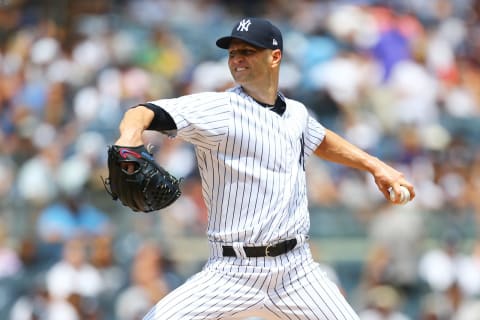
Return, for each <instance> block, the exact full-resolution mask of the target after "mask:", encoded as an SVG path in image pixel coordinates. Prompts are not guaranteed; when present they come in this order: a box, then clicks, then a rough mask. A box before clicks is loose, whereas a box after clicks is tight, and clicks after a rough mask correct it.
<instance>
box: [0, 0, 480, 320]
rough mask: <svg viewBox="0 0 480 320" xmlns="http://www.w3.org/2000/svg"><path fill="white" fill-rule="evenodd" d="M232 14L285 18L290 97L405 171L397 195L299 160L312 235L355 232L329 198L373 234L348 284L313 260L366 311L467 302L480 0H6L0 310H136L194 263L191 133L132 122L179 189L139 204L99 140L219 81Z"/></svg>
mask: <svg viewBox="0 0 480 320" xmlns="http://www.w3.org/2000/svg"><path fill="white" fill-rule="evenodd" d="M243 16H262V17H266V18H269V19H271V20H272V21H273V22H274V23H275V24H277V25H278V26H279V27H280V28H281V30H282V33H283V36H284V44H285V45H284V58H283V64H282V68H281V83H280V87H281V90H282V91H283V92H284V93H285V94H286V95H287V96H290V97H292V98H295V99H298V100H300V101H302V102H304V103H305V105H306V106H307V107H308V108H309V110H310V111H311V114H312V115H314V116H315V117H317V118H318V119H319V121H320V122H321V123H323V124H324V125H325V126H327V127H329V128H331V129H333V130H335V131H336V132H338V133H339V134H340V135H342V136H344V137H346V138H347V139H348V140H349V141H351V142H353V143H354V144H356V145H358V146H360V147H361V148H363V149H365V150H367V151H369V152H370V153H372V154H374V155H376V156H378V157H380V158H382V159H383V160H385V161H387V162H389V163H391V164H393V165H394V166H396V167H398V168H399V169H400V170H401V171H403V172H405V173H406V175H407V177H408V178H409V180H411V181H412V182H413V183H414V185H415V187H416V193H417V197H416V198H415V201H413V202H412V203H410V204H408V205H406V206H392V205H389V204H388V203H386V201H385V200H384V199H383V196H382V195H381V194H380V193H379V192H378V190H376V187H375V184H374V182H373V181H372V180H371V178H370V177H369V176H367V175H365V174H364V173H359V172H356V171H353V170H350V169H346V168H343V167H341V166H338V165H334V164H330V163H325V162H322V161H320V160H318V159H309V162H308V167H307V170H308V177H309V179H308V183H309V199H310V206H311V208H312V215H315V217H312V218H314V219H312V220H313V221H315V223H314V224H312V234H313V235H314V237H313V238H314V239H315V235H318V237H320V238H321V237H322V232H320V231H319V230H327V229H328V232H327V234H328V235H330V236H332V237H335V238H339V239H341V238H342V237H343V238H346V237H349V236H352V234H348V232H346V230H347V229H343V228H342V227H343V226H344V225H342V224H339V223H338V221H339V220H337V217H336V216H335V215H333V217H330V218H328V217H329V212H335V213H337V214H338V219H340V217H342V219H345V216H346V221H347V224H348V225H349V229H348V230H351V228H352V226H353V227H355V228H356V229H355V230H356V232H357V233H356V236H358V237H359V238H360V239H361V240H360V241H364V242H365V243H366V244H367V246H366V248H367V251H366V252H363V253H361V254H362V255H363V259H361V261H360V265H358V266H357V272H358V274H359V276H358V277H357V279H356V281H355V282H354V283H351V282H350V283H346V282H345V281H347V280H346V279H347V278H348V277H345V275H344V274H343V273H342V272H341V271H340V270H336V268H335V261H327V262H326V268H327V267H328V268H329V272H330V273H331V274H332V277H334V278H335V279H337V282H338V283H339V285H340V286H343V287H344V288H348V290H345V294H347V295H348V296H349V299H350V300H351V301H352V303H353V304H354V306H355V308H356V309H357V310H358V312H359V313H360V314H361V319H362V320H374V319H392V320H393V319H399V320H402V319H425V320H426V319H429V320H430V319H432V320H434V319H437V320H440V319H442V320H443V319H455V320H473V319H480V318H479V315H480V236H479V231H478V227H479V225H480V197H479V193H478V191H477V190H478V189H477V188H480V143H479V141H480V1H478V0H456V1H448V0H416V1H400V0H397V1H395V0H384V1H380V0H379V1H374V0H351V1H346V0H345V1H327V0H324V1H320V0H318V1H314V0H299V1H288V0H272V1H266V0H265V1H247V0H245V1H228V0H196V1H187V0H175V1H173V0H172V1H169V0H136V1H133V0H116V1H115V0H110V1H108V0H87V1H62V0H45V1H28V0H0V145H1V146H2V147H1V149H0V181H1V184H0V318H2V319H13V320H24V319H25V320H27V319H28V320H32V319H42V320H43V319H46V320H56V319H61V320H70V319H125V320H133V319H140V318H141V315H142V314H143V313H144V312H145V311H146V310H148V309H149V308H150V307H151V306H152V304H153V303H154V302H155V301H157V300H158V299H160V298H161V297H162V296H164V295H165V294H166V293H168V292H169V291H170V290H172V289H174V288H175V287H176V286H178V285H179V284H180V283H182V281H183V280H184V279H185V278H186V277H188V276H189V275H190V274H191V273H193V272H194V271H196V270H198V268H199V267H200V266H201V259H202V257H201V258H200V259H197V260H195V259H193V258H192V259H191V260H190V261H188V263H189V265H188V266H182V265H181V263H180V261H176V259H175V256H176V255H175V254H174V252H171V251H174V250H172V248H173V247H175V246H174V245H173V244H175V243H178V242H182V241H186V240H188V239H189V238H191V237H196V236H198V237H201V236H203V235H204V232H205V225H206V219H207V212H206V208H205V205H204V204H203V201H202V197H201V192H202V188H201V185H200V180H199V177H198V172H197V169H196V162H195V161H196V160H195V158H194V152H193V149H192V147H191V146H190V145H187V144H184V143H183V142H181V141H179V140H178V139H177V140H175V139H168V138H165V137H164V136H163V135H161V134H159V133H155V132H148V133H146V134H145V141H146V142H147V143H151V144H152V145H153V146H155V149H154V151H155V156H156V158H157V160H158V162H159V163H160V164H162V165H163V166H164V167H165V168H167V170H169V171H170V172H172V173H173V174H174V175H176V176H178V177H184V179H185V180H184V184H183V195H182V197H181V198H180V199H179V200H178V201H177V202H176V203H174V204H173V205H172V206H171V207H169V208H168V209H166V210H165V212H163V213H162V214H155V215H138V214H137V215H134V214H132V213H131V212H129V211H128V210H127V209H125V208H124V207H122V206H121V205H119V204H118V203H116V202H114V201H112V200H111V198H110V197H109V196H108V194H107V193H106V192H105V190H104V186H103V183H102V179H101V177H105V176H107V175H108V173H107V172H106V146H107V145H108V144H112V143H113V142H114V141H115V138H116V137H117V134H118V131H117V130H118V129H117V127H118V123H119V121H120V119H121V117H122V114H123V112H124V111H125V110H127V109H128V108H130V107H131V106H133V105H135V104H137V103H141V102H145V101H149V100H157V99H159V98H165V97H175V96H179V95H183V94H188V93H193V92H199V91H218V90H224V89H225V88H228V87H229V86H231V85H232V82H231V81H232V80H231V77H230V75H229V72H228V69H227V65H226V56H225V52H224V51H223V50H219V49H218V48H216V46H215V39H217V38H218V37H219V36H222V35H224V34H226V33H228V32H229V31H230V29H231V27H232V26H233V24H234V23H235V22H236V21H237V20H238V18H240V17H243ZM339 212H340V213H339ZM327 218H328V219H327ZM336 222H337V223H336ZM323 237H325V238H326V237H327V236H326V235H325V234H324V235H323ZM320 240H321V239H320ZM319 242H320V243H321V241H319ZM190 249H191V250H192V248H190ZM192 251H195V250H192ZM189 254H192V255H194V254H195V252H191V253H189V252H188V248H187V249H186V251H184V252H182V255H184V256H185V255H189ZM341 254H342V253H340V255H341ZM204 258H206V257H203V259H204ZM321 258H322V256H321V255H320V257H319V259H321ZM344 259H345V257H344ZM347 259H348V257H347ZM328 263H330V265H328ZM350 280H351V279H350ZM342 281H343V283H342ZM127 301H128V302H127Z"/></svg>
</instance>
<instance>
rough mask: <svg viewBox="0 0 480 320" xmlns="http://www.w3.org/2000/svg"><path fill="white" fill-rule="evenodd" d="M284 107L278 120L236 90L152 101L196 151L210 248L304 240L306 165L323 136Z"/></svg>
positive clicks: (297, 108)
mask: <svg viewBox="0 0 480 320" xmlns="http://www.w3.org/2000/svg"><path fill="white" fill-rule="evenodd" d="M285 102H286V111H285V112H284V113H283V115H281V116H280V115H279V114H277V113H275V112H272V111H270V110H268V108H265V107H263V106H261V105H260V104H258V103H257V102H256V101H255V100H254V99H253V98H252V97H250V96H249V95H247V94H246V93H245V92H244V91H243V90H242V88H241V87H240V86H237V87H235V88H232V89H230V90H228V91H226V92H207V93H199V94H193V95H188V96H183V97H179V98H174V99H161V100H157V101H152V103H153V104H155V105H158V106H160V107H162V108H163V109H164V110H166V111H167V112H168V113H169V114H170V115H171V116H172V118H173V119H174V121H175V123H176V125H177V129H178V130H177V133H176V134H177V135H178V137H180V138H182V139H184V140H186V141H188V142H191V143H192V144H193V145H194V146H195V152H196V156H197V161H198V166H199V171H200V175H201V179H202V188H203V196H204V199H205V201H206V205H207V207H208V211H209V221H208V230H207V235H208V238H209V240H210V241H214V242H224V243H233V242H243V243H245V244H255V245H266V244H269V243H274V242H276V241H278V240H279V239H287V238H292V237H295V236H296V235H306V234H308V231H309V228H310V222H309V221H310V219H309V213H308V208H307V205H308V204H307V191H306V183H305V171H304V168H305V167H304V159H305V157H308V156H309V155H311V154H312V153H313V151H314V150H315V149H316V148H317V146H318V145H319V144H320V143H321V141H322V139H323V137H324V135H325V129H324V127H323V126H322V125H320V124H319V123H318V122H317V121H316V120H315V119H313V118H312V117H311V116H309V114H308V112H307V109H306V108H305V106H304V105H303V104H301V103H300V102H297V101H294V100H291V99H286V98H285Z"/></svg>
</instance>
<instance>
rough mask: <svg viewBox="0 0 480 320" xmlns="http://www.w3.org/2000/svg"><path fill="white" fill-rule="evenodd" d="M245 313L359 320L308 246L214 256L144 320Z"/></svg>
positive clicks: (206, 319)
mask: <svg viewBox="0 0 480 320" xmlns="http://www.w3.org/2000/svg"><path fill="white" fill-rule="evenodd" d="M212 252H218V250H212ZM246 313H248V314H250V315H257V314H258V315H262V316H263V317H264V319H268V320H269V319H281V320H284V319H285V320H307V319H308V320H320V319H321V320H335V319H342V320H352V319H355V320H358V319H359V318H358V316H357V315H356V314H355V312H354V311H353V309H352V307H351V306H350V305H349V304H348V302H347V301H346V300H345V298H344V296H343V295H342V293H341V292H340V290H339V289H338V287H337V286H336V284H334V283H333V282H332V281H331V280H330V279H328V278H327V276H326V275H325V273H324V272H323V271H322V270H321V269H320V267H319V265H318V264H317V263H315V262H314V261H313V259H312V256H311V253H310V248H309V246H308V243H303V244H300V245H297V247H296V248H295V249H293V250H292V251H290V252H288V253H286V254H283V255H280V256H277V257H262V258H247V259H240V258H236V257H215V256H212V257H211V258H210V259H209V261H208V262H207V263H206V265H205V267H204V268H203V270H202V271H201V272H199V273H197V274H195V275H194V276H192V277H191V278H190V279H189V280H187V281H186V282H185V283H184V284H183V285H181V286H180V287H178V288H177V289H175V290H174V291H172V292H171V293H170V294H169V295H167V296H166V297H165V298H163V299H162V300H160V301H159V302H158V303H157V304H156V305H155V306H154V307H153V308H152V309H151V310H150V312H149V313H148V314H147V315H146V316H145V317H144V318H143V319H144V320H214V319H215V320H218V319H238V317H239V316H241V315H244V314H246Z"/></svg>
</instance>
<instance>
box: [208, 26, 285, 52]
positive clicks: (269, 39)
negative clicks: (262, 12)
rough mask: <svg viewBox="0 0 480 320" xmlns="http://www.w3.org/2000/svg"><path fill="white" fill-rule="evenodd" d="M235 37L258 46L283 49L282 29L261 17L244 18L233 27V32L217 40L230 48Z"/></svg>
mask: <svg viewBox="0 0 480 320" xmlns="http://www.w3.org/2000/svg"><path fill="white" fill-rule="evenodd" d="M233 39H239V40H242V41H245V42H247V43H249V44H251V45H254V46H256V47H260V48H265V49H272V50H275V49H280V50H283V39H282V33H281V32H280V30H279V29H278V28H277V27H276V26H274V25H273V24H272V23H271V22H270V21H268V20H265V19H260V18H243V19H242V20H240V22H238V23H237V24H236V25H235V26H234V27H233V29H232V34H231V35H230V36H227V37H222V38H220V39H218V40H217V42H216V44H217V46H218V47H220V48H222V49H228V47H229V46H230V42H231V41H232V40H233Z"/></svg>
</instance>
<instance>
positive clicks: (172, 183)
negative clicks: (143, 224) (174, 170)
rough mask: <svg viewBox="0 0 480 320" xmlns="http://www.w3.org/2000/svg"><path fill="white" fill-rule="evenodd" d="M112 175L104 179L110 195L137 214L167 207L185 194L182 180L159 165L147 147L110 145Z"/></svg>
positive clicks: (110, 169)
mask: <svg viewBox="0 0 480 320" xmlns="http://www.w3.org/2000/svg"><path fill="white" fill-rule="evenodd" d="M108 174H109V177H108V178H107V179H103V183H104V185H105V189H106V190H107V192H108V193H109V194H110V195H111V196H112V198H113V200H117V199H120V201H121V202H122V204H123V205H124V206H127V207H129V208H130V209H132V210H133V211H136V212H138V211H141V212H151V211H155V210H159V209H162V208H165V207H167V206H169V205H170V204H172V203H173V202H174V201H175V200H177V199H178V197H180V194H181V191H180V182H181V180H179V179H177V178H175V177H174V176H172V175H171V174H170V173H169V172H167V171H166V170H165V169H164V168H162V167H161V166H160V165H158V164H157V163H156V162H155V160H154V159H153V157H152V154H151V153H150V152H148V150H147V149H146V148H145V147H144V146H143V145H142V146H138V147H121V146H117V145H113V146H109V147H108Z"/></svg>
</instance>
